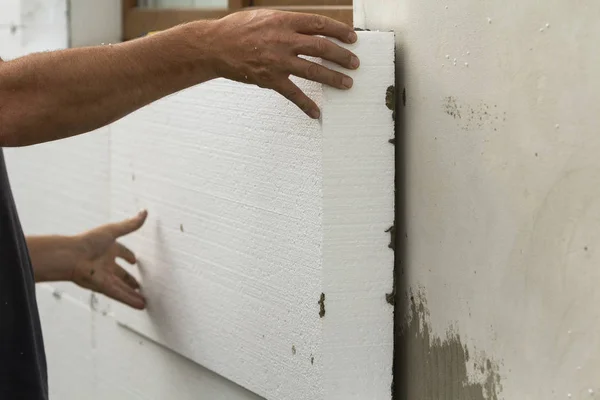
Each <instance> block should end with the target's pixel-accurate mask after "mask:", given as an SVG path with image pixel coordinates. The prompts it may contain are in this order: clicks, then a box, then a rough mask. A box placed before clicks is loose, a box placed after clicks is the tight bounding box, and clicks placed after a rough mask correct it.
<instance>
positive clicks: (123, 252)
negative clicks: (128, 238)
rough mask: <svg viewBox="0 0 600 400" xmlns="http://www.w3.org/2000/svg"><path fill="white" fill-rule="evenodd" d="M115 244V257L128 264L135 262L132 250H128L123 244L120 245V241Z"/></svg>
mask: <svg viewBox="0 0 600 400" xmlns="http://www.w3.org/2000/svg"><path fill="white" fill-rule="evenodd" d="M116 246H117V257H119V258H122V259H123V260H125V261H127V262H128V263H129V264H135V262H136V261H137V260H136V258H135V254H133V252H132V251H131V250H129V249H128V248H127V247H125V246H124V245H122V244H121V243H118V242H117V243H116Z"/></svg>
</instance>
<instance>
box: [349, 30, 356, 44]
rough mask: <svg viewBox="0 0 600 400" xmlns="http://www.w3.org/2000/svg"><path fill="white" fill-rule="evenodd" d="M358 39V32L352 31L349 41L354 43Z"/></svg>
mask: <svg viewBox="0 0 600 400" xmlns="http://www.w3.org/2000/svg"><path fill="white" fill-rule="evenodd" d="M356 39H358V36H356V32H350V34H349V35H348V41H349V42H350V43H354V42H356Z"/></svg>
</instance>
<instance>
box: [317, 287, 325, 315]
mask: <svg viewBox="0 0 600 400" xmlns="http://www.w3.org/2000/svg"><path fill="white" fill-rule="evenodd" d="M317 304H319V308H320V309H319V317H320V318H323V317H324V316H325V293H321V298H320V299H319V302H318V303H317Z"/></svg>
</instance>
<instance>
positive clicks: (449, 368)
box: [396, 291, 502, 400]
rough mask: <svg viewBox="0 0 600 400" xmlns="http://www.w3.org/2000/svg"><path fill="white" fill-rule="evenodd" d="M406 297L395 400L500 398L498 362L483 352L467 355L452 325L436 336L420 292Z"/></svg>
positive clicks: (500, 387)
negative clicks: (400, 368) (399, 383)
mask: <svg viewBox="0 0 600 400" xmlns="http://www.w3.org/2000/svg"><path fill="white" fill-rule="evenodd" d="M409 296H410V301H409V310H408V315H407V318H406V320H405V322H404V323H403V324H402V327H401V330H400V332H399V336H398V338H397V340H399V341H400V343H402V353H400V354H398V356H400V357H402V358H403V360H402V361H403V364H404V368H403V371H402V373H401V374H402V384H401V385H397V386H396V388H397V389H398V392H396V399H402V400H499V399H501V397H500V392H501V391H502V384H501V377H500V374H499V366H498V363H497V362H496V361H494V360H492V359H490V358H488V357H486V355H485V353H483V352H477V354H476V355H475V356H472V355H471V354H469V350H468V348H467V347H466V345H464V344H463V343H462V341H461V337H460V335H459V334H458V332H457V331H456V329H455V328H454V327H450V328H449V329H448V331H447V332H446V335H445V337H437V336H435V335H434V334H433V333H432V332H431V326H430V323H429V311H428V309H427V301H426V299H425V296H424V294H423V292H422V291H419V292H418V293H416V294H414V293H410V294H409ZM470 372H471V373H470Z"/></svg>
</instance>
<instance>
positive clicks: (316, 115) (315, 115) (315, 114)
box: [308, 109, 321, 119]
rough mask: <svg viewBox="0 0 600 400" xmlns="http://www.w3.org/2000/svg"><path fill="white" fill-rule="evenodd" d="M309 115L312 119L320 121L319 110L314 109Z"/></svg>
mask: <svg viewBox="0 0 600 400" xmlns="http://www.w3.org/2000/svg"><path fill="white" fill-rule="evenodd" d="M308 115H310V117H311V118H312V119H319V117H320V116H321V112H320V111H319V110H318V109H312V110H310V111H309V112H308Z"/></svg>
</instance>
